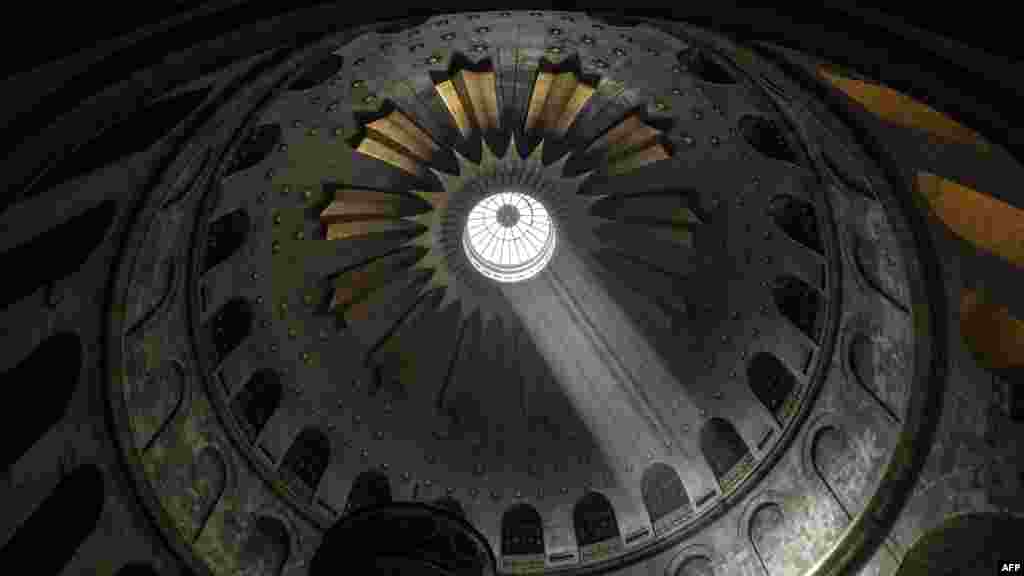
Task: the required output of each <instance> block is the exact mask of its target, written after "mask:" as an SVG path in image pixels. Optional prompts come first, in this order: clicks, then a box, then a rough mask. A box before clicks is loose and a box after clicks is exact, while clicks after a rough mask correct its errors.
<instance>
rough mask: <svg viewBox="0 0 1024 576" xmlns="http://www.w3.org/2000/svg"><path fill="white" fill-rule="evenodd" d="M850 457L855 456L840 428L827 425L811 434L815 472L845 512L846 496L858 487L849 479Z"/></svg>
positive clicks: (850, 475) (846, 509)
mask: <svg viewBox="0 0 1024 576" xmlns="http://www.w3.org/2000/svg"><path fill="white" fill-rule="evenodd" d="M853 458H855V455H854V454H853V453H852V450H851V444H850V438H849V436H848V435H847V434H846V432H845V431H844V430H843V429H842V428H840V427H839V426H837V425H831V424H830V425H826V426H823V427H822V428H821V429H820V430H818V431H817V432H815V433H814V438H813V440H812V441H811V463H812V464H813V466H814V473H815V474H817V475H818V478H820V479H821V481H822V482H824V483H825V486H827V487H828V489H829V490H830V491H831V492H832V494H833V495H835V497H836V499H837V500H838V501H839V505H840V506H841V507H842V508H843V510H844V511H845V512H847V513H849V509H848V508H847V507H848V505H849V503H848V499H849V496H850V495H851V494H852V493H853V491H854V490H856V488H857V486H856V485H855V484H854V482H855V479H854V478H853V477H852V476H853V472H854V467H853V466H851V461H852V459H853Z"/></svg>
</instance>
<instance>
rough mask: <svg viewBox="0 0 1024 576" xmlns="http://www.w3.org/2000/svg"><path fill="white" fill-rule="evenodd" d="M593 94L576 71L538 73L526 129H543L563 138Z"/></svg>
mask: <svg viewBox="0 0 1024 576" xmlns="http://www.w3.org/2000/svg"><path fill="white" fill-rule="evenodd" d="M594 91H595V90H594V88H593V87H592V86H588V85H586V84H583V83H581V82H580V81H579V78H577V77H576V73H575V72H562V73H560V74H553V73H551V72H543V71H542V72H539V73H538V74H537V79H536V81H535V82H534V85H533V93H532V94H531V96H530V106H529V109H528V111H527V114H526V130H527V131H532V130H535V129H537V128H541V129H543V130H544V131H546V132H552V133H555V134H557V135H559V136H564V135H565V133H566V132H568V131H569V128H570V127H571V126H572V124H573V122H574V121H575V120H576V116H577V115H578V114H579V113H580V111H581V110H582V109H583V106H584V105H586V103H587V101H589V100H590V98H591V96H593V95H594Z"/></svg>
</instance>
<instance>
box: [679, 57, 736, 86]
mask: <svg viewBox="0 0 1024 576" xmlns="http://www.w3.org/2000/svg"><path fill="white" fill-rule="evenodd" d="M677 57H678V59H679V63H680V64H683V65H685V66H686V67H687V68H688V69H689V72H690V73H691V74H693V75H694V76H696V77H697V78H699V79H701V80H703V81H704V82H710V83H712V84H735V83H736V77H735V76H734V75H733V74H732V72H731V71H729V69H728V68H726V67H725V66H723V65H722V63H721V62H719V61H718V59H717V58H715V57H712V56H710V55H709V54H708V53H707V52H706V51H705V50H700V49H689V50H683V51H681V52H679V53H678V54H677Z"/></svg>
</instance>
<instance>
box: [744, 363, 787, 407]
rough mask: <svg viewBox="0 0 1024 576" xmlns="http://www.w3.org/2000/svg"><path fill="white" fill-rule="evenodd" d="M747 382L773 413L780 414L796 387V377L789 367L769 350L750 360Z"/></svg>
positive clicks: (755, 394)
mask: <svg viewBox="0 0 1024 576" xmlns="http://www.w3.org/2000/svg"><path fill="white" fill-rule="evenodd" d="M747 382H748V383H749V384H750V389H751V391H753V392H754V396H757V399H758V400H760V401H761V404H763V405H764V407H765V408H767V409H768V411H769V412H771V413H772V414H778V412H779V409H780V408H782V404H783V402H785V401H786V398H788V397H789V395H790V394H791V393H792V392H793V390H794V389H795V388H796V378H794V377H793V374H792V373H790V371H789V369H788V368H786V367H785V366H784V365H783V364H782V362H781V361H780V360H779V359H778V358H776V357H775V356H772V355H771V354H768V353H767V352H759V353H757V354H756V355H754V357H753V358H752V359H751V360H750V363H749V364H748V365H747Z"/></svg>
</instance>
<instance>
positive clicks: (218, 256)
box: [203, 209, 251, 274]
mask: <svg viewBox="0 0 1024 576" xmlns="http://www.w3.org/2000/svg"><path fill="white" fill-rule="evenodd" d="M250 226H251V221H250V219H249V214H248V213H246V211H245V210H242V209H238V210H234V211H232V212H228V213H227V214H224V215H223V216H221V217H220V218H217V219H216V220H214V221H213V222H211V223H210V227H209V230H207V233H206V252H205V253H204V254H203V273H204V274H205V273H206V272H209V271H210V269H211V268H213V267H214V266H216V265H218V264H220V263H221V262H223V261H225V260H227V259H228V258H230V257H231V256H232V255H233V254H235V253H236V252H238V249H239V248H241V247H242V245H243V244H245V240H246V238H247V237H248V235H249V229H250Z"/></svg>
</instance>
